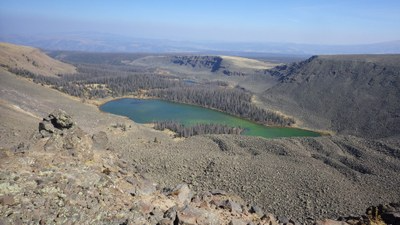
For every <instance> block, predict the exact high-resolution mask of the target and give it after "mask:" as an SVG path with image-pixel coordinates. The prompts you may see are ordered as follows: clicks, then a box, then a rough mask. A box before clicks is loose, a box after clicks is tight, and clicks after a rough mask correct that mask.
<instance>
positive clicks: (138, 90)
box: [9, 64, 294, 136]
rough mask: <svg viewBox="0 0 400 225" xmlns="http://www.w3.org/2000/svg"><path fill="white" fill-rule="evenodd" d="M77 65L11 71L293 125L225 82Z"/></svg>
mask: <svg viewBox="0 0 400 225" xmlns="http://www.w3.org/2000/svg"><path fill="white" fill-rule="evenodd" d="M75 66H76V67H77V70H78V72H77V73H76V74H60V75H58V77H49V76H43V75H40V74H33V73H31V72H29V71H26V70H21V69H11V68H10V69H9V71H10V72H12V73H15V74H17V75H20V76H23V77H27V78H30V79H32V80H33V81H34V82H36V83H39V84H42V85H48V86H50V87H52V88H54V89H57V90H59V91H62V92H64V93H67V94H69V95H72V96H76V97H79V98H82V99H97V98H105V97H120V96H125V95H139V94H140V95H141V96H147V97H152V98H159V99H163V100H168V101H174V102H179V103H187V104H193V105H199V106H203V107H206V108H212V109H216V110H219V111H222V112H225V113H228V114H231V115H234V116H238V117H241V118H246V119H249V120H252V121H254V122H257V123H260V124H265V125H271V126H290V125H292V124H293V123H294V120H293V119H291V118H287V117H283V116H281V115H279V114H277V113H275V112H272V111H267V110H264V109H261V108H259V107H257V106H255V105H254V104H253V103H252V102H251V97H252V94H251V93H250V92H247V91H245V90H243V89H241V88H238V87H229V86H228V85H227V84H226V83H225V82H222V81H214V82H204V83H188V82H185V81H184V80H182V79H181V78H179V77H175V76H171V75H170V76H164V75H159V74H156V73H153V72H152V71H147V70H145V69H142V68H136V67H131V66H126V65H111V64H105V65H104V64H77V65H75ZM174 126H175V125H174ZM208 128H209V127H208ZM210 129H214V128H210ZM223 130H224V129H223ZM193 132H195V131H193ZM229 132H230V131H229ZM217 133H219V131H218V132H217ZM183 136H185V135H183Z"/></svg>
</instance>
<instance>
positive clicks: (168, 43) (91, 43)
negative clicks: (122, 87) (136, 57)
mask: <svg viewBox="0 0 400 225" xmlns="http://www.w3.org/2000/svg"><path fill="white" fill-rule="evenodd" d="M0 41H2V42H10V43H14V44H20V45H29V46H33V47H38V48H42V49H47V50H69V51H89V52H148V53H170V52H172V53H173V52H196V53H208V54H228V55H244V56H246V55H247V56H253V55H254V56H257V55H262V54H264V53H268V54H277V55H321V54H383V53H385V54H388V53H400V40H397V41H391V42H382V43H374V44H360V45H319V44H295V43H271V42H270V43H268V42H266V43H246V42H215V41H176V40H164V39H145V38H131V37H127V36H121V35H114V34H106V33H90V32H76V33H59V34H43V35H32V36H24V35H3V34H0Z"/></svg>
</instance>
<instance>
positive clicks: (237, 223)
mask: <svg viewBox="0 0 400 225" xmlns="http://www.w3.org/2000/svg"><path fill="white" fill-rule="evenodd" d="M228 225H247V223H246V222H244V221H243V220H240V219H232V220H231V221H230V222H229V224H228Z"/></svg>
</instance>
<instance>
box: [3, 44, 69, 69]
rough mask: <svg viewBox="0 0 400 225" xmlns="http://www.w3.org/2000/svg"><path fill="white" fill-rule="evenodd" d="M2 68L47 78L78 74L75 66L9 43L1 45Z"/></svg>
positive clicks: (37, 51)
mask: <svg viewBox="0 0 400 225" xmlns="http://www.w3.org/2000/svg"><path fill="white" fill-rule="evenodd" d="M0 66H1V67H5V68H7V69H9V68H12V69H24V70H28V71H30V72H32V73H35V74H41V75H45V76H55V75H57V74H71V73H75V72H76V70H75V67H74V66H72V65H69V64H66V63H62V62H60V61H57V60H54V59H52V58H50V57H49V56H47V55H46V54H44V53H43V52H42V51H40V50H39V49H36V48H32V47H27V46H21V45H13V44H9V43H0Z"/></svg>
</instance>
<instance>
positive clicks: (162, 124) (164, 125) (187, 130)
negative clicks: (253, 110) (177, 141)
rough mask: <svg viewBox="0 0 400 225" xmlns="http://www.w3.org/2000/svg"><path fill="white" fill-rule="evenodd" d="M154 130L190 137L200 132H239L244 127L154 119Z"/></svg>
mask: <svg viewBox="0 0 400 225" xmlns="http://www.w3.org/2000/svg"><path fill="white" fill-rule="evenodd" d="M154 129H156V130H165V129H168V130H171V131H173V132H175V136H176V137H185V138H186V137H191V136H194V135H201V134H241V133H242V132H243V131H244V129H243V128H240V127H230V126H227V125H223V124H203V123H202V124H196V125H193V126H185V125H183V124H182V123H179V122H176V121H156V122H154Z"/></svg>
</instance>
